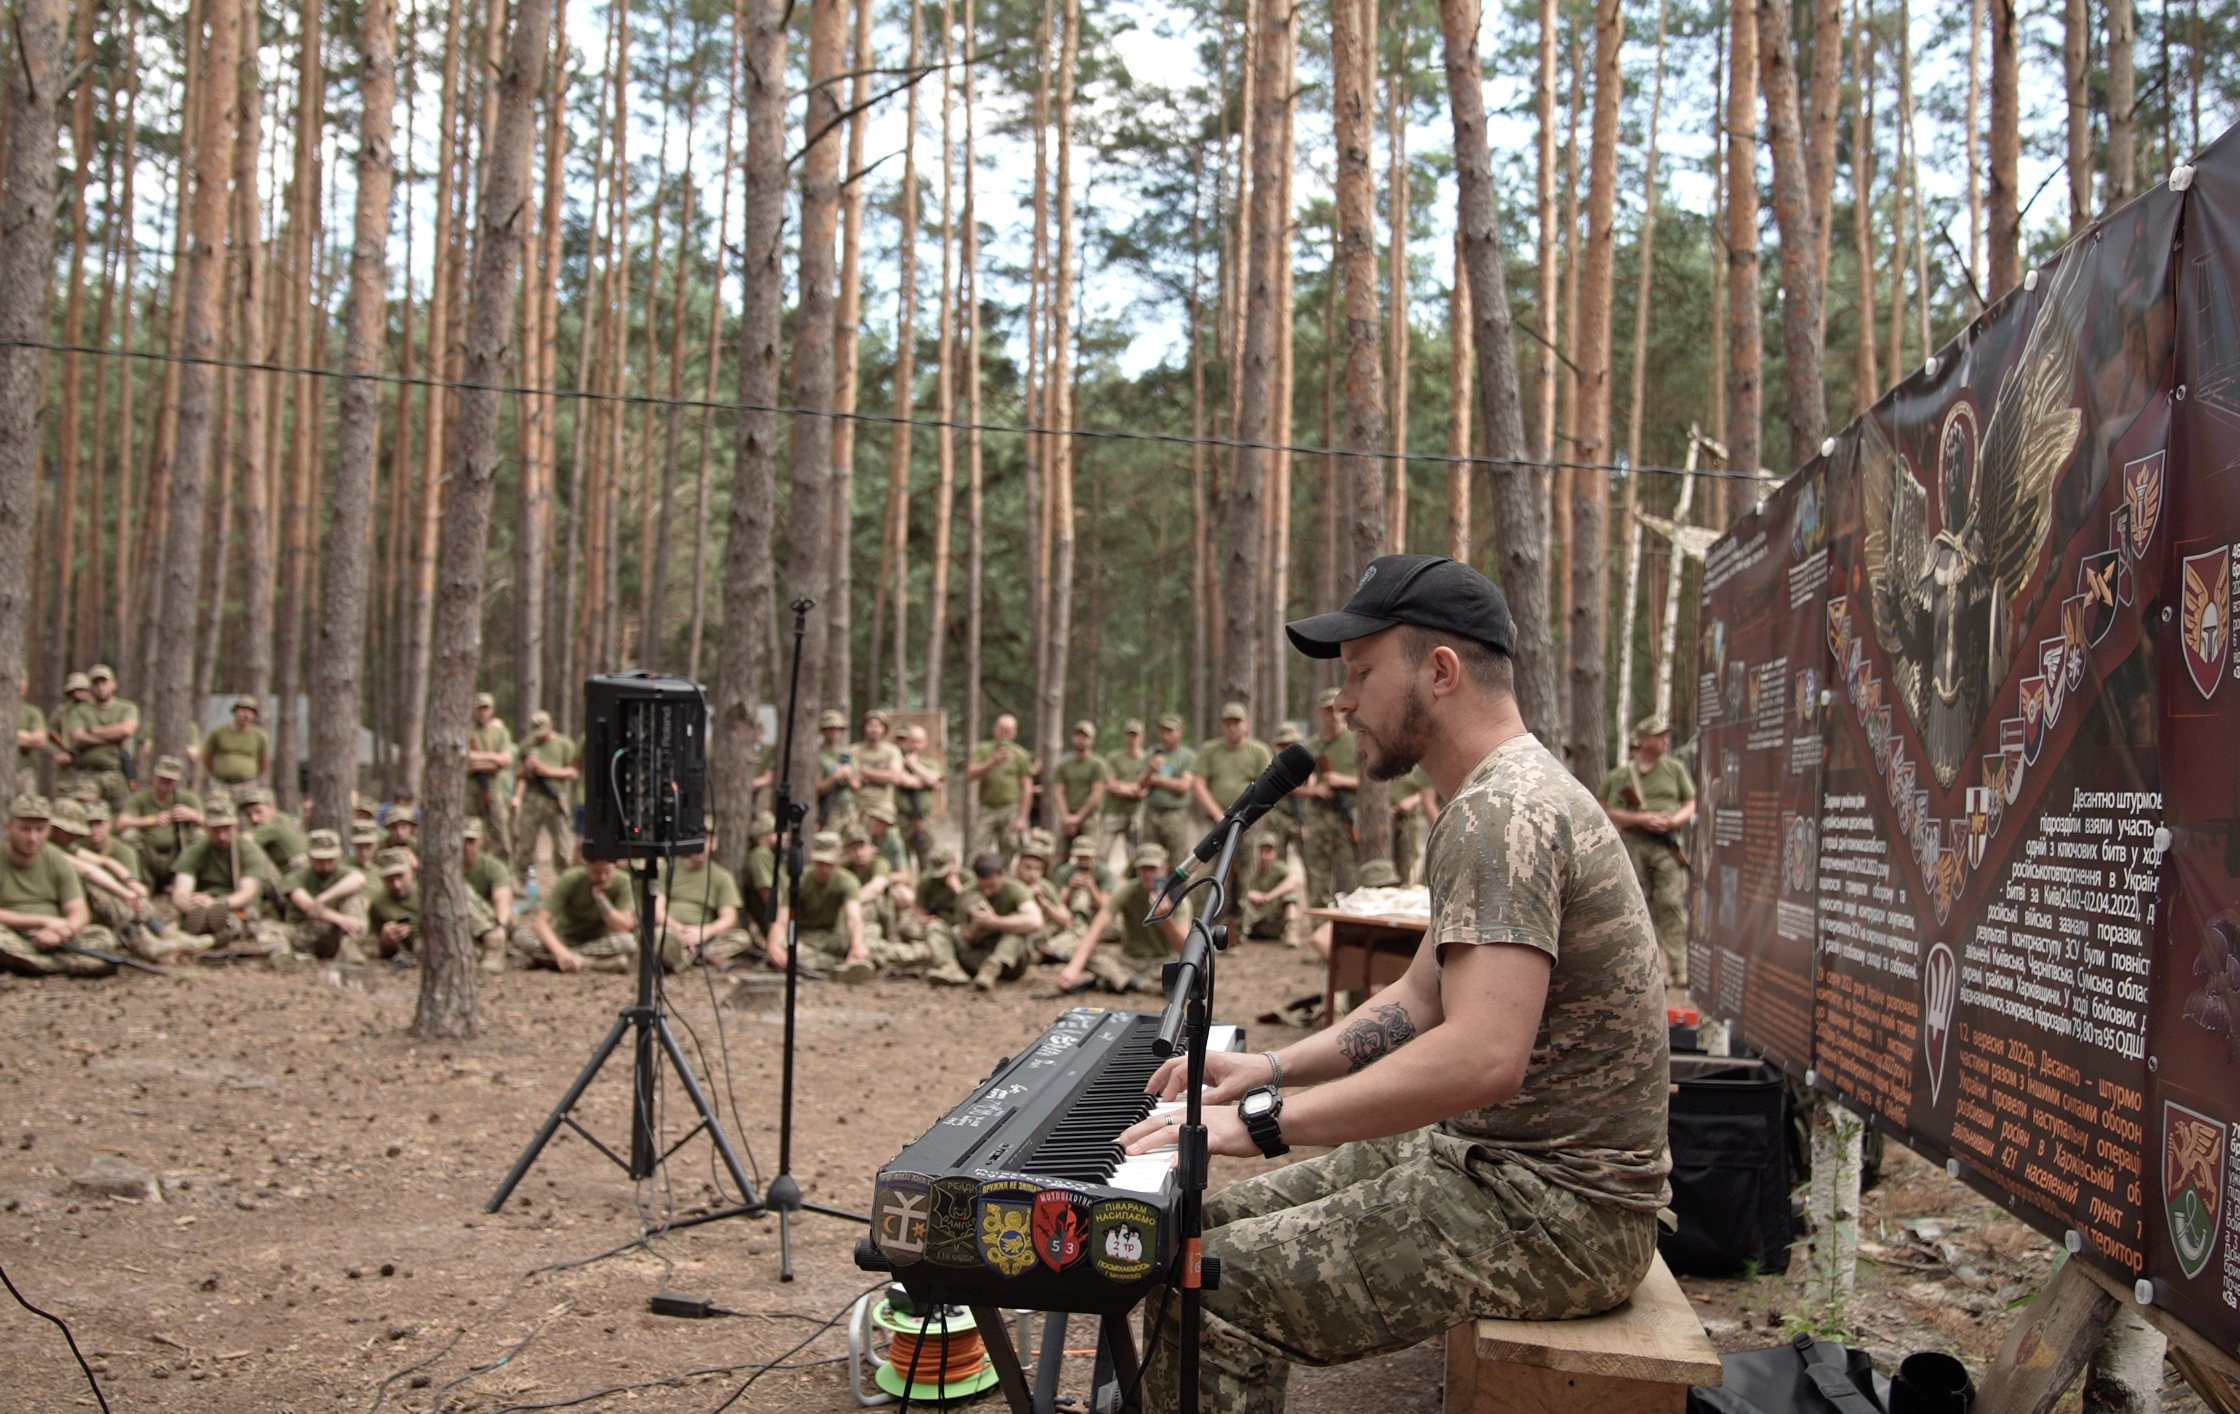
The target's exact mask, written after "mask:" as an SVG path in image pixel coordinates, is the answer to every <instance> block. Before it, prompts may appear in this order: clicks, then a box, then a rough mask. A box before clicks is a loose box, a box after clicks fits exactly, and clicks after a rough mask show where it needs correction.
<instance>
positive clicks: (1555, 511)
mask: <svg viewBox="0 0 2240 1414" xmlns="http://www.w3.org/2000/svg"><path fill="white" fill-rule="evenodd" d="M1569 40H1570V43H1569V44H1568V45H1567V46H1566V47H1567V48H1568V49H1569V50H1570V53H1571V102H1570V110H1571V111H1570V116H1569V118H1568V119H1567V120H1566V122H1565V125H1564V135H1563V244H1562V251H1563V256H1562V259H1563V287H1564V289H1563V313H1562V315H1561V316H1560V317H1561V321H1562V323H1561V332H1559V333H1557V334H1556V343H1557V346H1558V347H1559V348H1560V349H1562V350H1563V359H1564V363H1563V372H1562V374H1561V375H1560V376H1559V378H1558V381H1557V392H1558V396H1559V401H1560V402H1561V404H1562V411H1561V412H1560V413H1559V414H1558V416H1557V419H1556V425H1557V427H1558V428H1559V429H1560V431H1559V432H1558V434H1557V437H1556V443H1555V445H1556V455H1555V460H1556V461H1557V462H1558V463H1559V465H1557V466H1555V467H1553V468H1551V469H1550V475H1549V477H1548V480H1549V483H1550V499H1549V524H1548V526H1547V528H1546V534H1547V539H1548V573H1549V574H1550V575H1551V576H1553V577H1554V578H1555V595H1556V628H1557V638H1556V654H1557V657H1556V724H1557V735H1555V736H1553V737H1551V738H1549V741H1548V746H1549V749H1550V750H1552V751H1554V752H1555V753H1556V755H1557V756H1559V757H1562V756H1568V755H1569V754H1570V746H1569V742H1570V739H1571V657H1572V652H1573V650H1574V648H1575V647H1576V640H1575V639H1574V637H1573V635H1572V629H1571V611H1572V608H1573V607H1574V605H1575V604H1576V603H1577V595H1578V592H1579V591H1578V586H1577V585H1575V584H1573V583H1572V580H1571V570H1572V568H1573V556H1572V553H1571V542H1572V538H1573V536H1574V535H1575V534H1576V531H1575V529H1574V527H1573V525H1572V517H1573V515H1574V514H1575V513H1576V510H1577V506H1576V504H1575V502H1574V498H1573V487H1574V485H1575V483H1576V482H1577V481H1578V479H1579V468H1578V467H1577V466H1576V465H1575V464H1574V463H1576V462H1577V461H1578V460H1579V431H1580V428H1579V370H1580V364H1579V359H1578V354H1579V296H1580V290H1581V285H1580V280H1581V278H1582V276H1583V274H1584V272H1583V271H1582V270H1581V268H1580V261H1579V111H1580V109H1581V108H1582V107H1584V106H1585V103H1586V94H1587V82H1586V75H1585V74H1584V73H1583V72H1582V64H1581V62H1580V57H1579V36H1578V32H1577V31H1576V29H1574V30H1573V31H1572V32H1571V34H1570V36H1569Z"/></svg>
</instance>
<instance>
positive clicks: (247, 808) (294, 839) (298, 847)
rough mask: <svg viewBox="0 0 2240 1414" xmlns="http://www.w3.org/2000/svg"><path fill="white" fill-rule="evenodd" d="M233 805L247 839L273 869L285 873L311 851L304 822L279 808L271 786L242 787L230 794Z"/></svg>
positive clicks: (301, 861)
mask: <svg viewBox="0 0 2240 1414" xmlns="http://www.w3.org/2000/svg"><path fill="white" fill-rule="evenodd" d="M233 803H234V808H235V809H236V810H238V811H239V812H240V814H241V819H242V821H243V823H245V824H246V825H247V826H248V827H249V838H251V839H253V840H255V841H256V842H257V847H258V848H259V849H261V850H263V851H264V853H265V857H266V858H267V859H270V860H271V861H272V863H273V865H274V867H275V868H277V869H279V870H280V871H281V872H282V873H283V874H285V873H286V872H288V871H289V870H291V869H293V868H295V867H296V866H297V865H298V864H301V863H303V861H304V857H305V854H306V851H308V850H309V849H310V841H309V840H308V839H306V838H305V836H304V833H303V822H302V821H300V820H298V819H296V817H295V816H293V815H290V814H288V813H287V812H286V811H284V810H282V809H281V808H280V806H279V803H278V802H277V801H275V800H274V799H273V798H272V788H271V787H270V786H262V785H246V786H243V787H241V788H240V789H239V790H237V791H235V792H234V793H233Z"/></svg>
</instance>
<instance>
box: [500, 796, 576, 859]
mask: <svg viewBox="0 0 2240 1414" xmlns="http://www.w3.org/2000/svg"><path fill="white" fill-rule="evenodd" d="M540 836H548V837H550V838H551V840H552V877H554V878H557V877H558V876H559V873H560V871H561V870H563V869H566V868H567V867H568V865H569V864H570V863H572V862H573V861H574V857H575V851H576V838H575V826H574V822H572V821H571V820H569V818H568V812H567V811H566V810H564V809H562V808H561V805H560V802H559V801H557V800H554V799H553V798H552V796H551V795H550V794H548V793H547V792H546V790H545V789H544V787H543V786H541V785H539V784H537V782H536V781H534V780H532V781H530V782H529V788H528V789H527V790H525V791H523V792H522V793H521V813H520V814H519V815H516V816H515V817H514V819H513V873H514V877H515V878H517V879H526V878H528V877H529V866H531V865H533V864H535V863H536V862H537V840H538V838H539V837H540Z"/></svg>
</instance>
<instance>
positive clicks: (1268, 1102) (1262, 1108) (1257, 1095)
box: [1237, 1090, 1276, 1118]
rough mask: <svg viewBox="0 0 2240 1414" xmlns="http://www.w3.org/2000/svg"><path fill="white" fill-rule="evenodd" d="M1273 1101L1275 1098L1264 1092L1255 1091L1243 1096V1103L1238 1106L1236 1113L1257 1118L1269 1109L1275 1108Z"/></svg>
mask: <svg viewBox="0 0 2240 1414" xmlns="http://www.w3.org/2000/svg"><path fill="white" fill-rule="evenodd" d="M1275 1101H1276V1097H1275V1096H1273V1095H1270V1094H1268V1093H1267V1092H1266V1091H1264V1090H1255V1091H1253V1092H1252V1093H1251V1094H1249V1095H1247V1096H1245V1097H1244V1099H1243V1101H1242V1102H1241V1103H1240V1104H1239V1105H1238V1107H1237V1108H1238V1112H1239V1113H1241V1114H1247V1115H1251V1116H1253V1117H1254V1118H1258V1117H1259V1116H1261V1115H1264V1114H1266V1113H1267V1112H1268V1111H1269V1110H1270V1109H1273V1108H1274V1107H1275Z"/></svg>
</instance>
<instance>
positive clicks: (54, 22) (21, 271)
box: [0, 0, 70, 797]
mask: <svg viewBox="0 0 2240 1414" xmlns="http://www.w3.org/2000/svg"><path fill="white" fill-rule="evenodd" d="M69 14H70V11H69V6H68V5H67V3H65V0H21V3H19V4H18V5H17V7H16V12H15V16H14V20H15V22H14V24H13V25H11V26H10V27H9V31H8V35H7V38H8V39H10V40H12V41H13V42H12V43H9V44H7V45H6V46H5V47H6V49H7V50H9V51H12V52H11V53H9V54H8V56H7V57H8V58H9V60H10V61H11V62H9V64H8V66H7V78H6V84H7V90H6V92H7V108H6V110H5V113H4V117H5V120H6V123H7V135H6V136H7V141H6V149H7V165H6V167H5V169H0V340H9V341H11V343H10V344H9V345H8V346H0V664H5V665H7V666H6V667H5V669H0V713H4V714H5V718H4V719H5V720H7V721H10V722H12V721H14V720H15V719H16V704H17V702H18V701H19V700H20V696H19V695H20V694H21V693H22V691H23V688H24V680H23V676H22V674H21V673H20V672H19V671H18V670H17V667H16V665H17V664H19V663H22V662H24V661H25V654H24V647H25V639H26V636H27V631H28V629H29V628H30V607H31V603H30V601H31V565H32V556H31V537H32V526H33V524H34V522H35V521H36V520H37V518H38V509H39V482H38V478H39V449H40V445H41V443H40V431H39V416H40V411H41V406H42V404H43V403H44V402H45V396H44V393H45V388H44V385H45V382H46V367H47V357H46V354H45V352H44V351H42V350H39V349H33V348H25V347H23V346H22V342H15V341H23V342H43V341H44V340H45V339H46V337H47V319H48V312H49V309H50V308H51V305H52V302H53V299H54V184H55V161H56V147H57V139H58V137H59V136H60V133H61V117H62V109H61V104H62V98H63V93H62V83H63V78H64V76H65V71H66V68H67V64H68V61H67V58H66V56H65V53H64V49H63V45H64V37H65V28H64V27H65V25H66V24H67V22H68V19H69ZM0 790H5V791H6V793H7V794H8V795H10V796H11V797H12V796H13V795H14V794H15V779H14V777H13V776H11V777H9V778H8V779H7V780H6V781H5V782H0Z"/></svg>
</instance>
